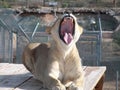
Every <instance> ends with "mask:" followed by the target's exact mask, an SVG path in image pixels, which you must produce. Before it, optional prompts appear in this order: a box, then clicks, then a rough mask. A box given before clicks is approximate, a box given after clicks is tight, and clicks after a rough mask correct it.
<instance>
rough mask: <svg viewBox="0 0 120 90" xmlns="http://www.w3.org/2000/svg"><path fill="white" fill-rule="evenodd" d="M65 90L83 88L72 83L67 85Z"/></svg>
mask: <svg viewBox="0 0 120 90" xmlns="http://www.w3.org/2000/svg"><path fill="white" fill-rule="evenodd" d="M67 90H83V88H82V87H77V86H76V85H74V84H72V85H70V86H69V87H67Z"/></svg>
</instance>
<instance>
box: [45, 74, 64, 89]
mask: <svg viewBox="0 0 120 90" xmlns="http://www.w3.org/2000/svg"><path fill="white" fill-rule="evenodd" d="M45 84H46V85H47V87H48V88H49V89H50V90H66V87H65V86H64V85H63V84H62V83H61V81H60V80H58V79H57V78H56V77H54V76H52V75H49V76H48V77H47V81H46V82H45Z"/></svg>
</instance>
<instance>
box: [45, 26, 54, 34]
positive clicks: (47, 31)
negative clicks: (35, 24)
mask: <svg viewBox="0 0 120 90" xmlns="http://www.w3.org/2000/svg"><path fill="white" fill-rule="evenodd" d="M51 28H52V27H50V26H49V27H46V30H45V32H46V33H48V34H51Z"/></svg>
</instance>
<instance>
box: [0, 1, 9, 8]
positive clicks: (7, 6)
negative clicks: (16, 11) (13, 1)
mask: <svg viewBox="0 0 120 90" xmlns="http://www.w3.org/2000/svg"><path fill="white" fill-rule="evenodd" d="M1 4H2V5H1V7H3V8H10V5H9V3H8V2H6V1H5V0H2V1H1Z"/></svg>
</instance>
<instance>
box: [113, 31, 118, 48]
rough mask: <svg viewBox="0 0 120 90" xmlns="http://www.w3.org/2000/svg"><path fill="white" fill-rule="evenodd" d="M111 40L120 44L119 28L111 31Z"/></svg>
mask: <svg viewBox="0 0 120 90" xmlns="http://www.w3.org/2000/svg"><path fill="white" fill-rule="evenodd" d="M113 41H114V42H115V43H117V44H118V45H119V46H120V30H119V31H115V32H114V33H113Z"/></svg>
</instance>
